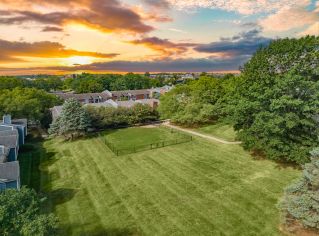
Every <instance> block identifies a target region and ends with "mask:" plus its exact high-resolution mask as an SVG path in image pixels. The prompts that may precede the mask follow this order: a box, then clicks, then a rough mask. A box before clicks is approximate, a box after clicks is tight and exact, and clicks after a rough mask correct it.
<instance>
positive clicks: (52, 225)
mask: <svg viewBox="0 0 319 236" xmlns="http://www.w3.org/2000/svg"><path fill="white" fill-rule="evenodd" d="M40 204H41V200H40V199H39V197H38V196H37V194H36V193H35V191H34V190H30V189H27V188H22V189H21V190H19V191H18V190H15V189H8V190H5V191H0V235H3V236H6V235H8V236H9V235H16V236H19V235H21V236H45V235H48V236H51V235H57V228H58V220H57V218H56V217H55V216H54V215H53V214H49V215H44V214H40Z"/></svg>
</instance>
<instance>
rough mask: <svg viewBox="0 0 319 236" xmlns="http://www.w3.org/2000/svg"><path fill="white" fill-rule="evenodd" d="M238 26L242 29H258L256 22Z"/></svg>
mask: <svg viewBox="0 0 319 236" xmlns="http://www.w3.org/2000/svg"><path fill="white" fill-rule="evenodd" d="M240 26H241V27H244V28H256V27H258V24H257V23H256V22H245V23H242V24H240Z"/></svg>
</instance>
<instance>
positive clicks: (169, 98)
mask: <svg viewBox="0 0 319 236" xmlns="http://www.w3.org/2000/svg"><path fill="white" fill-rule="evenodd" d="M230 88H231V86H230V82H229V81H228V80H223V79H216V78H211V77H207V76H202V77H200V79H199V80H195V81H191V82H189V83H188V84H186V85H180V86H177V87H176V88H174V89H173V90H171V91H170V92H168V93H167V94H166V95H165V96H162V97H161V104H160V106H159V112H160V114H161V117H162V118H164V119H171V120H172V121H173V122H175V123H179V124H182V125H189V126H192V125H197V124H203V123H206V122H209V121H215V120H217V119H218V118H219V117H220V116H221V114H222V113H223V112H222V110H223V109H222V101H223V100H224V97H225V96H226V94H227V93H228V91H230Z"/></svg>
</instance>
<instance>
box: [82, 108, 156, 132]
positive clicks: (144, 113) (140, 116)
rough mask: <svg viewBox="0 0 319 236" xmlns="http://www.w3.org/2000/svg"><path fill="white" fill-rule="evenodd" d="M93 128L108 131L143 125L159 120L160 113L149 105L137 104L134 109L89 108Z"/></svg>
mask: <svg viewBox="0 0 319 236" xmlns="http://www.w3.org/2000/svg"><path fill="white" fill-rule="evenodd" d="M87 110H88V112H89V114H90V117H91V121H92V128H95V129H106V128H116V127H122V126H130V125H134V124H143V123H146V122H149V121H155V120H157V119H158V118H159V115H158V112H157V111H156V110H153V109H152V108H151V107H150V106H148V105H143V104H136V105H135V106H134V107H132V108H124V107H119V108H112V107H99V108H95V107H92V106H88V107H87Z"/></svg>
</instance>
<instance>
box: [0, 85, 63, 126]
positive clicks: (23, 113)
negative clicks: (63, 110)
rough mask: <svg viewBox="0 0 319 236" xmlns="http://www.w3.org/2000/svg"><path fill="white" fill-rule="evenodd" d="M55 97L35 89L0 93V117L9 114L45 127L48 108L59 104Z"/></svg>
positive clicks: (48, 117)
mask: <svg viewBox="0 0 319 236" xmlns="http://www.w3.org/2000/svg"><path fill="white" fill-rule="evenodd" d="M61 103H62V101H61V100H60V99H59V98H57V97H56V96H55V95H52V94H48V93H46V92H45V91H43V90H38V89H35V88H14V89H13V90H7V89H5V90H2V91H1V93H0V115H1V116H2V115H4V114H11V115H12V116H13V117H15V118H27V119H28V120H30V121H32V122H41V124H42V125H44V126H45V125H46V124H47V123H48V122H50V116H48V114H49V108H51V107H53V106H55V105H59V104H61Z"/></svg>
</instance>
